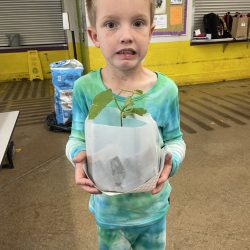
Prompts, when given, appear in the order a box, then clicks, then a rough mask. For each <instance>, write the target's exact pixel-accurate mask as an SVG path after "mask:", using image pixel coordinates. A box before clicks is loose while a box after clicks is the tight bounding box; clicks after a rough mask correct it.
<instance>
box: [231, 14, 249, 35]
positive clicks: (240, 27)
mask: <svg viewBox="0 0 250 250" xmlns="http://www.w3.org/2000/svg"><path fill="white" fill-rule="evenodd" d="M231 34H232V37H234V38H247V35H248V17H247V16H242V17H240V16H237V17H233V24H232V31H231Z"/></svg>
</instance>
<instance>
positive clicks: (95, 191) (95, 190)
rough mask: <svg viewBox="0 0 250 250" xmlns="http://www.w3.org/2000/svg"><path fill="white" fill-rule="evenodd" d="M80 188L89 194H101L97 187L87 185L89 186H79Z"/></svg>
mask: <svg viewBox="0 0 250 250" xmlns="http://www.w3.org/2000/svg"><path fill="white" fill-rule="evenodd" d="M81 188H82V189H83V190H84V191H86V192H88V193H91V194H101V193H102V192H100V191H99V190H98V189H97V188H95V187H89V186H81Z"/></svg>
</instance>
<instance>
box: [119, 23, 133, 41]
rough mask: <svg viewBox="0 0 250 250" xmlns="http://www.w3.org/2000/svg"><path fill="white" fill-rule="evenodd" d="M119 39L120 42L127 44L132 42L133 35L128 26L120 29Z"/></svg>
mask: <svg viewBox="0 0 250 250" xmlns="http://www.w3.org/2000/svg"><path fill="white" fill-rule="evenodd" d="M120 41H121V43H122V44H128V43H132V42H133V36H132V32H131V29H130V28H128V27H125V28H123V29H122V30H121V37H120Z"/></svg>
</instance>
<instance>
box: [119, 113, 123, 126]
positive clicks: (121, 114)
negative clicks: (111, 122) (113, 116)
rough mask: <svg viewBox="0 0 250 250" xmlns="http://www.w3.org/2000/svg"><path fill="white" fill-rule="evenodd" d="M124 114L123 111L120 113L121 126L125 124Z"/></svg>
mask: <svg viewBox="0 0 250 250" xmlns="http://www.w3.org/2000/svg"><path fill="white" fill-rule="evenodd" d="M122 116H123V112H121V113H120V123H121V127H122V126H123V121H122Z"/></svg>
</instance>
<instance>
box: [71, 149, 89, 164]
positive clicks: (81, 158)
mask: <svg viewBox="0 0 250 250" xmlns="http://www.w3.org/2000/svg"><path fill="white" fill-rule="evenodd" d="M85 160H86V153H85V152H83V151H82V152H79V153H78V154H77V155H76V156H75V157H74V158H73V162H74V163H80V162H83V161H85Z"/></svg>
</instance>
